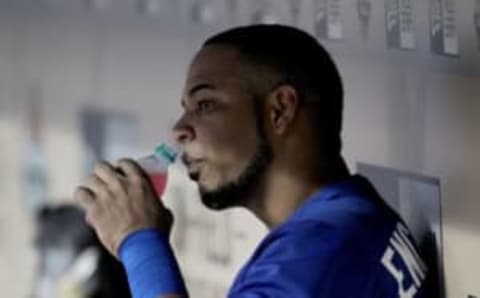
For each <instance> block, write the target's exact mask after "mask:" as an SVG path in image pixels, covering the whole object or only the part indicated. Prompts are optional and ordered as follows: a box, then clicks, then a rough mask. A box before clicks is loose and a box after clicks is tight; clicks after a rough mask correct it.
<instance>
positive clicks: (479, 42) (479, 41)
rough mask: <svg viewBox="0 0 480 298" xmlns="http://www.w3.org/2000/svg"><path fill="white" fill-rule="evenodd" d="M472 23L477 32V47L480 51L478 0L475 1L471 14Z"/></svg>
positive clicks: (479, 2) (479, 8)
mask: <svg viewBox="0 0 480 298" xmlns="http://www.w3.org/2000/svg"><path fill="white" fill-rule="evenodd" d="M473 23H474V25H475V32H476V34H477V47H478V50H479V51H480V0H476V1H475V12H474V14H473Z"/></svg>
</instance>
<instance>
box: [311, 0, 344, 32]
mask: <svg viewBox="0 0 480 298" xmlns="http://www.w3.org/2000/svg"><path fill="white" fill-rule="evenodd" d="M314 5H315V9H314V10H315V20H314V22H315V34H316V36H317V37H319V38H323V39H331V40H338V39H342V38H343V26H342V15H341V0H316V1H315V2H314Z"/></svg>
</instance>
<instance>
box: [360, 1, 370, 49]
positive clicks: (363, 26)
mask: <svg viewBox="0 0 480 298" xmlns="http://www.w3.org/2000/svg"><path fill="white" fill-rule="evenodd" d="M357 13H358V19H359V22H360V34H361V36H362V39H363V40H366V39H367V38H368V30H369V25H370V17H371V15H372V0H357Z"/></svg>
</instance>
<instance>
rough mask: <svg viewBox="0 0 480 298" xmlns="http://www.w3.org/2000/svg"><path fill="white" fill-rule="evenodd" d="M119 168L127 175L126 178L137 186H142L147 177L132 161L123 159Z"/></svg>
mask: <svg viewBox="0 0 480 298" xmlns="http://www.w3.org/2000/svg"><path fill="white" fill-rule="evenodd" d="M118 167H119V168H120V170H122V171H123V172H124V173H125V176H126V177H127V178H128V179H129V180H130V181H131V182H132V183H133V184H135V185H140V184H141V183H142V181H143V180H145V178H146V175H145V172H144V171H143V169H142V168H141V167H140V166H139V165H138V164H137V163H136V162H135V161H134V160H132V159H127V158H125V159H121V160H120V161H119V162H118Z"/></svg>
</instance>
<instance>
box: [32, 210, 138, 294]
mask: <svg viewBox="0 0 480 298" xmlns="http://www.w3.org/2000/svg"><path fill="white" fill-rule="evenodd" d="M84 218H85V214H84V212H83V210H82V209H80V208H79V207H76V206H74V205H72V204H61V205H55V206H53V205H52V206H49V205H47V206H43V207H41V208H40V209H39V211H38V212H37V216H36V225H35V226H36V231H35V249H36V252H37V255H38V266H37V271H36V274H35V279H34V286H33V293H32V295H31V297H32V298H130V297H131V295H130V291H129V288H128V283H127V279H126V275H125V270H124V269H123V267H122V265H121V264H120V263H119V262H118V261H117V260H116V259H115V258H114V257H112V256H111V255H110V254H109V253H108V252H107V251H106V250H105V248H104V247H103V246H102V245H101V243H100V242H99V241H98V239H97V237H96V235H95V232H94V231H93V230H92V228H91V227H89V226H88V225H87V224H86V223H85V220H84Z"/></svg>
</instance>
